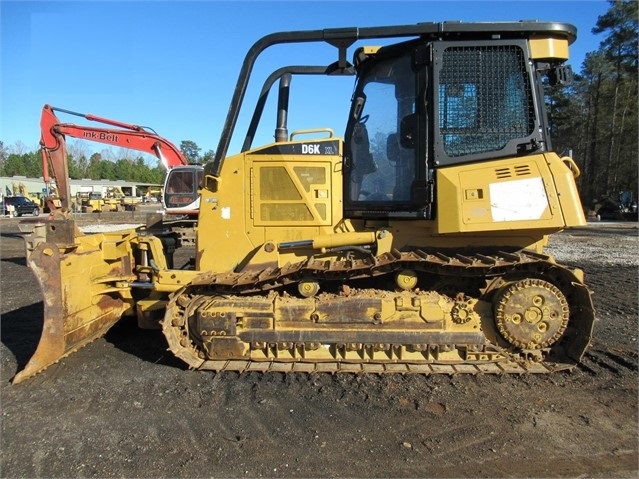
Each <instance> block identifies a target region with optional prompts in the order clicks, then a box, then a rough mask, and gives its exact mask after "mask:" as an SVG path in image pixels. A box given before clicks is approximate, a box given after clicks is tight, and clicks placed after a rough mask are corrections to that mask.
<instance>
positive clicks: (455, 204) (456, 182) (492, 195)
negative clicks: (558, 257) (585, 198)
mask: <svg viewBox="0 0 639 479" xmlns="http://www.w3.org/2000/svg"><path fill="white" fill-rule="evenodd" d="M564 168H565V169H566V170H567V171H569V170H568V168H567V167H564ZM557 171H558V173H559V174H560V175H561V174H562V171H561V170H560V169H557ZM437 181H438V186H439V188H438V193H437V201H438V215H437V220H436V222H437V231H438V232H439V233H440V234H444V233H459V232H465V233H470V232H484V231H504V230H528V229H531V230H535V229H548V228H550V229H553V228H556V229H561V228H563V227H564V226H565V223H564V219H563V215H562V214H561V205H560V203H559V200H558V196H559V195H558V192H557V189H556V184H555V181H554V178H553V174H552V172H551V171H550V170H549V169H548V166H547V163H546V159H545V157H544V155H535V156H528V157H522V158H513V159H505V160H498V161H491V162H489V163H474V164H469V165H461V166H454V167H450V168H440V169H438V170H437ZM573 183H574V181H573ZM561 188H562V191H561V193H562V194H565V195H566V196H568V197H571V196H575V195H576V191H574V190H572V189H571V188H570V187H569V185H568V184H567V183H566V181H563V182H562V183H561ZM564 190H565V191H564ZM575 197H576V196H575ZM566 202H568V203H569V202H570V200H569V198H567V199H566Z"/></svg>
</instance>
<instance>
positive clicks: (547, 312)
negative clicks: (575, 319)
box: [495, 278, 569, 349]
mask: <svg viewBox="0 0 639 479" xmlns="http://www.w3.org/2000/svg"><path fill="white" fill-rule="evenodd" d="M568 318H569V308H568V301H567V300H566V297H565V296H564V294H563V293H562V292H561V290H560V289H559V288H557V287H556V286H555V285H553V284H552V283H549V282H548V281H544V280H541V279H532V278H529V279H522V280H519V281H515V282H512V283H507V284H506V285H505V286H503V287H502V288H501V289H500V290H499V292H498V293H497V295H496V298H495V323H496V325H497V330H498V331H499V333H500V334H501V335H502V336H503V338H504V339H506V340H507V341H508V342H509V343H510V344H512V345H514V346H516V347H518V348H522V349H543V348H547V347H549V346H551V345H552V344H553V343H555V342H556V341H557V340H558V339H559V338H561V336H562V335H563V333H564V331H565V330H566V327H567V326H568Z"/></svg>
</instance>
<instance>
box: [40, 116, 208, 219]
mask: <svg viewBox="0 0 639 479" xmlns="http://www.w3.org/2000/svg"><path fill="white" fill-rule="evenodd" d="M55 112H62V113H66V114H69V115H75V116H79V117H82V118H84V119H86V120H89V121H93V122H97V123H102V124H105V125H110V126H112V127H115V128H99V127H97V128H96V127H90V126H84V125H76V124H72V123H62V122H60V120H59V119H58V118H57V117H56V115H55ZM40 133H41V138H40V145H41V151H42V167H43V171H44V181H45V184H47V185H51V178H50V175H49V165H56V167H59V168H62V169H63V170H68V165H67V159H66V151H67V148H66V140H65V136H72V137H75V138H81V139H83V140H89V141H95V142H98V143H105V144H108V145H113V146H119V147H122V148H128V149H132V150H137V151H142V152H145V153H148V154H151V155H153V156H155V157H156V158H157V159H158V160H159V161H160V163H161V164H162V165H163V166H164V168H165V169H166V170H167V175H166V177H165V181H164V185H165V186H164V191H171V194H170V195H168V196H166V197H165V198H164V206H165V213H166V214H167V215H180V216H186V217H190V218H192V219H195V218H196V217H197V212H198V208H199V197H198V187H199V184H200V183H201V179H202V170H203V167H202V166H201V165H189V162H188V160H187V159H186V158H185V157H184V155H183V154H182V152H180V150H179V149H178V148H177V147H176V146H175V145H174V144H173V143H171V142H170V141H168V140H166V139H165V138H162V137H161V136H159V135H158V134H157V133H155V132H154V131H152V130H151V129H149V128H147V127H142V126H138V125H132V124H128V123H123V122H120V121H116V120H109V119H107V118H101V117H98V116H95V115H91V114H84V113H78V112H74V111H71V110H66V109H63V108H56V107H53V106H50V105H45V106H44V107H43V109H42V113H41V118H40ZM53 176H54V177H55V178H56V180H57V181H62V182H66V184H57V185H56V186H57V188H58V191H59V192H60V193H59V194H61V195H66V198H67V200H66V201H65V200H62V198H59V199H60V200H62V201H61V203H62V204H65V203H66V202H68V199H69V198H70V190H69V185H68V180H66V179H64V173H63V172H57V171H55V168H54V171H53ZM185 177H189V178H192V179H193V180H192V181H188V182H185V181H184V179H185ZM117 195H121V197H120V198H116V196H117ZM103 196H104V199H105V206H106V207H107V208H108V210H110V211H121V210H122V209H132V208H134V207H135V205H136V204H137V203H139V202H140V201H141V200H140V201H138V200H137V199H133V198H127V195H124V193H122V191H121V190H120V191H119V192H118V191H112V192H108V191H107V192H105V193H104V194H103ZM120 206H121V207H120ZM191 226H192V225H191Z"/></svg>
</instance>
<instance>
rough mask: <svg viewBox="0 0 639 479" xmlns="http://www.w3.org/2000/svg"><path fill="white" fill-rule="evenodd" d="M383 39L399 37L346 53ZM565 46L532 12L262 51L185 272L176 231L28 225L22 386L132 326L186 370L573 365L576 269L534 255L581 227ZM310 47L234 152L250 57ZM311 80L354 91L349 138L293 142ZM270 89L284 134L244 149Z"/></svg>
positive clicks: (212, 178)
mask: <svg viewBox="0 0 639 479" xmlns="http://www.w3.org/2000/svg"><path fill="white" fill-rule="evenodd" d="M380 39H384V41H386V42H388V41H389V40H390V41H391V44H388V45H385V46H381V47H377V46H367V44H362V45H355V44H356V42H360V41H364V42H366V43H368V42H372V41H374V42H378V41H380ZM394 39H400V41H399V43H392V42H393V41H395V40H394ZM575 39H576V29H575V28H574V27H573V26H572V25H569V24H566V23H557V22H536V21H520V22H500V23H460V22H443V23H419V24H415V25H398V26H383V27H365V28H338V29H325V30H310V31H292V32H281V33H274V34H271V35H267V36H266V37H264V38H262V39H260V40H258V41H257V42H256V43H255V44H254V45H253V47H252V48H251V49H250V50H249V51H248V53H247V55H246V57H245V60H244V63H243V65H242V68H241V71H240V74H239V78H238V81H237V86H236V89H235V91H234V95H233V98H232V99H231V102H230V107H229V110H228V114H227V117H226V121H225V124H224V127H223V130H222V132H221V137H220V141H219V144H218V148H217V150H216V154H215V158H214V160H213V161H211V162H210V163H208V164H207V165H206V166H205V167H204V175H203V179H202V183H201V185H200V189H199V194H200V209H199V217H198V222H197V228H196V234H197V241H196V247H195V255H194V261H193V262H192V263H193V265H192V266H191V267H188V268H175V267H174V266H173V259H174V252H175V250H176V248H178V247H179V246H180V244H179V237H178V236H177V235H176V234H175V233H174V232H172V231H170V229H167V228H166V227H164V226H162V227H155V226H153V225H152V224H151V223H149V225H148V226H147V227H141V228H137V229H127V230H124V231H118V232H104V233H95V234H82V233H80V232H79V231H78V229H77V228H76V226H75V222H74V220H73V217H72V216H71V215H68V214H66V213H64V211H63V212H62V213H61V214H60V215H58V218H57V219H56V218H55V215H54V219H52V220H49V221H43V220H40V221H38V222H33V223H31V224H30V225H26V224H25V225H24V227H25V228H28V229H29V231H30V232H29V234H28V235H27V236H26V249H27V260H28V264H29V266H30V267H31V269H32V270H33V272H34V274H35V276H36V277H37V278H38V281H39V283H40V285H41V289H42V292H43V295H44V298H45V301H44V308H45V311H44V315H45V318H44V327H43V332H42V337H41V340H40V343H39V345H38V347H37V350H36V351H35V353H34V355H33V357H32V358H31V360H30V361H29V362H28V364H27V365H26V366H25V368H24V370H22V371H20V372H19V373H18V374H17V375H16V376H15V378H14V383H17V382H19V381H21V380H24V379H25V378H27V377H30V376H32V375H34V374H36V373H38V372H39V371H41V370H43V369H45V368H46V367H47V366H48V365H50V364H52V363H54V362H56V361H58V360H59V359H60V358H62V357H64V356H66V355H68V354H70V353H71V352H73V351H75V350H77V349H78V348H79V347H81V346H83V345H85V344H86V343H88V342H89V341H92V340H94V339H95V338H98V337H100V336H102V335H104V334H105V332H106V331H107V330H108V329H109V328H110V327H111V326H112V325H113V324H115V323H116V322H117V321H119V320H121V319H122V318H132V319H133V320H135V318H137V321H138V324H139V325H140V326H142V327H157V328H161V330H162V331H163V333H164V336H165V337H166V341H167V345H168V348H169V349H170V350H171V351H172V352H173V354H174V355H175V356H177V357H178V358H180V359H181V360H182V361H184V363H186V365H188V367H190V368H193V369H205V370H216V371H224V370H233V371H265V372H266V371H281V372H295V371H301V372H320V371H327V372H331V373H333V372H351V373H421V374H430V373H442V372H443V373H449V374H454V373H483V372H486V373H504V372H505V373H545V372H551V371H557V370H562V369H570V368H572V367H574V366H575V365H576V364H577V363H578V362H579V361H580V358H581V357H582V355H583V353H584V351H585V350H586V349H587V347H588V344H589V342H590V339H591V336H592V329H593V323H594V319H595V318H594V311H593V306H592V301H591V297H590V292H589V290H588V288H587V287H586V286H585V284H584V278H583V273H582V272H581V271H580V270H578V269H574V268H570V267H567V266H562V265H560V264H558V263H557V262H556V261H555V259H554V258H553V257H552V256H550V255H548V254H547V253H545V252H544V247H545V246H546V244H547V238H548V235H550V234H552V233H556V232H559V231H561V230H562V229H564V228H567V227H571V226H581V225H584V224H585V218H584V215H583V210H582V207H581V204H580V199H579V196H578V192H577V188H576V185H575V178H576V177H577V175H578V174H579V170H578V168H577V165H576V164H575V162H574V161H573V160H572V159H571V158H568V157H563V158H562V157H560V156H559V155H557V154H556V153H555V152H554V150H553V148H552V143H551V139H550V137H549V130H550V128H549V125H548V119H547V117H546V107H545V105H544V82H543V81H542V79H544V78H546V79H547V82H548V83H549V84H551V85H560V84H564V83H568V82H569V81H570V77H571V70H570V68H569V66H567V65H565V61H566V60H567V59H568V50H569V45H570V44H571V43H572V42H573V41H574V40H575ZM313 42H315V43H318V42H319V43H327V44H329V45H331V46H334V47H335V48H336V49H337V60H336V61H334V62H331V63H326V64H324V63H321V64H319V65H287V64H284V65H281V66H280V65H278V66H277V68H276V69H275V70H274V72H273V73H272V74H271V75H270V76H269V77H268V78H267V79H266V80H265V82H264V84H263V87H262V90H261V93H260V95H259V97H258V101H257V103H256V105H255V107H254V110H253V115H252V118H251V121H250V124H249V125H248V127H247V129H246V133H245V136H244V141H243V143H242V147H241V151H239V152H238V153H235V154H231V155H229V154H227V153H228V150H229V145H230V142H231V138H232V137H233V134H234V132H235V129H236V124H237V123H238V117H239V113H240V108H241V107H242V104H243V100H244V97H245V94H246V91H247V88H248V84H249V79H250V77H251V72H252V70H253V66H254V64H255V61H256V59H257V58H258V56H259V55H260V54H261V53H262V51H264V50H265V49H267V48H270V47H272V46H274V45H280V44H291V43H300V44H304V45H308V44H309V43H313ZM351 47H353V48H351ZM350 50H352V51H350ZM349 52H350V53H349ZM349 58H352V61H349V60H348V59H349ZM300 75H316V76H319V77H321V78H326V81H325V82H324V83H323V84H326V85H327V87H326V88H327V89H326V90H325V91H323V92H321V93H320V92H316V93H315V94H317V95H326V96H329V95H330V94H331V93H330V91H331V87H330V82H331V81H332V80H330V78H331V77H336V76H337V77H339V76H347V77H351V78H353V79H354V88H353V94H352V99H351V102H350V105H344V111H343V112H342V115H343V118H346V119H347V121H346V127H345V131H344V133H343V136H342V137H339V136H336V135H335V134H334V132H333V130H332V129H330V128H327V127H326V125H304V126H305V128H307V129H304V130H296V131H292V132H290V133H289V131H288V124H287V123H288V112H289V104H290V100H291V97H289V92H290V90H291V88H292V79H293V78H296V77H298V76H300ZM276 84H277V86H276V87H275V88H273V87H274V86H275V85H276ZM272 89H273V90H276V91H277V112H274V113H275V114H274V115H273V118H275V119H276V124H275V129H274V130H275V135H274V136H275V141H274V142H272V143H269V144H266V145H259V146H254V145H253V144H252V142H253V139H254V137H255V135H256V128H257V126H258V125H259V124H260V122H261V120H262V116H263V113H264V109H265V105H266V104H267V102H266V100H267V96H268V94H269V92H270V91H271V90H272ZM333 113H334V114H336V115H337V114H339V112H333ZM306 122H307V123H312V122H313V117H312V116H310V115H309V116H308V117H307V119H306ZM308 127H310V129H309V128H308ZM61 141H63V139H62V140H61ZM43 148H44V157H47V156H48V157H50V156H51V155H50V154H49V153H50V152H49V151H47V147H46V146H43ZM63 166H64V165H53V169H54V171H55V172H56V176H64V175H66V174H67V173H66V172H65V170H64V167H63ZM64 183H65V181H64V180H63V181H58V182H57V184H58V185H60V184H64ZM66 197H67V198H68V194H67V196H66ZM62 198H63V200H64V195H62ZM62 206H63V210H64V207H65V205H64V201H63V205H62Z"/></svg>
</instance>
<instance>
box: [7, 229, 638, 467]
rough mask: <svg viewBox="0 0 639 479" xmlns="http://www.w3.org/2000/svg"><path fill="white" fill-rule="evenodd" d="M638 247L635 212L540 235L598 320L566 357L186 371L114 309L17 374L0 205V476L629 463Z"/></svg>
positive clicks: (13, 241)
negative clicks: (518, 367) (568, 361)
mask: <svg viewBox="0 0 639 479" xmlns="http://www.w3.org/2000/svg"><path fill="white" fill-rule="evenodd" d="M638 245H639V238H638V236H637V225H636V223H631V224H622V225H614V224H603V223H599V224H593V225H589V226H588V227H586V228H582V229H578V230H571V231H568V232H564V233H561V234H558V235H556V236H554V237H553V238H551V243H550V246H551V251H552V252H553V253H554V254H556V255H557V258H558V260H559V261H561V262H565V263H568V264H570V265H573V266H577V265H578V266H580V267H581V268H583V269H584V270H585V273H586V278H587V282H588V285H589V286H590V288H591V289H592V290H593V292H594V301H595V306H596V308H597V316H598V318H599V321H598V322H597V324H596V328H595V333H594V339H593V344H592V346H591V348H590V349H589V351H588V352H587V354H586V357H585V358H584V361H583V363H582V364H581V365H580V366H579V367H578V368H576V369H575V370H573V371H572V372H567V373H556V374H553V375H526V376H519V375H477V376H475V375H457V376H448V375H432V376H418V375H407V376H402V375H390V376H388V375H387V376H378V375H367V376H356V375H351V374H342V375H329V374H312V375H307V374H280V373H269V374H261V373H245V374H237V373H218V374H216V373H211V372H196V371H189V370H186V369H185V367H184V366H183V364H182V363H181V362H180V361H179V360H177V359H174V358H173V357H172V356H171V354H170V353H169V352H168V351H167V350H166V343H165V341H164V337H163V336H162V334H161V333H160V332H159V331H154V332H149V331H141V330H138V329H137V327H136V325H135V324H134V323H123V322H120V323H119V324H117V325H116V326H115V327H114V328H113V329H112V330H111V331H110V332H109V333H108V334H107V335H106V337H104V338H102V339H99V340H97V341H94V342H93V343H91V344H89V345H88V346H87V347H85V348H83V349H82V350H80V351H78V352H77V353H75V354H73V355H71V356H69V357H68V358H66V359H64V360H62V361H60V362H59V363H58V364H56V365H53V366H51V367H50V368H48V369H47V370H46V371H44V372H43V373H41V374H39V375H37V376H36V377H34V378H32V379H30V380H27V381H25V382H23V383H21V384H19V385H16V386H13V385H11V384H10V380H11V378H12V377H13V376H14V375H15V373H16V372H17V371H18V370H20V369H21V368H22V367H23V366H24V364H25V363H26V361H27V360H28V358H29V357H30V355H31V354H32V353H33V351H34V350H35V347H36V345H37V341H38V339H39V335H40V331H41V328H42V311H43V306H42V301H41V296H40V292H39V290H38V289H37V286H36V284H35V282H34V280H33V277H32V275H31V272H30V271H29V269H28V268H27V267H26V266H25V260H24V252H23V240H22V238H21V235H20V234H19V233H18V228H17V220H13V219H8V218H0V250H1V259H2V260H1V263H0V264H1V265H0V268H1V269H0V273H1V278H0V279H1V283H0V292H1V310H0V313H1V315H2V316H1V344H0V358H1V366H0V398H1V414H2V423H1V424H2V426H1V427H2V429H1V441H2V442H1V452H2V454H1V459H0V466H1V470H0V476H1V477H602V478H604V477H605V478H610V477H637V475H638V474H639V467H638V442H637V437H638V434H637V433H638V430H637V429H638V427H637V425H638V423H637V401H638V399H637V384H638V381H637V379H638V377H637V362H638V361H637V335H638V324H637V319H638V317H637V302H638V301H637V299H638V293H637V291H638V272H639V255H638V254H637V251H638V249H637V246H638ZM78 286H79V287H81V285H78Z"/></svg>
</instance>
